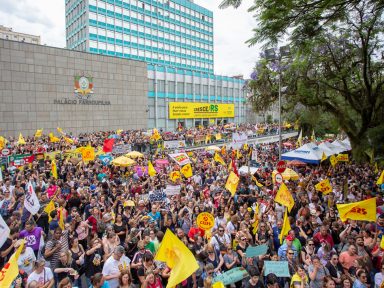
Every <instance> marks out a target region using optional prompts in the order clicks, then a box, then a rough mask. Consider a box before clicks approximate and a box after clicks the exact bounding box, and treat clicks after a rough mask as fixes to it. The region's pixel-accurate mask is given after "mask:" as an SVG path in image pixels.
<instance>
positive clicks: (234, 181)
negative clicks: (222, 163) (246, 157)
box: [225, 171, 240, 196]
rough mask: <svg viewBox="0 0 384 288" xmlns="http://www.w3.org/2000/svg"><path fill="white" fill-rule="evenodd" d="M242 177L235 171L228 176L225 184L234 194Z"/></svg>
mask: <svg viewBox="0 0 384 288" xmlns="http://www.w3.org/2000/svg"><path fill="white" fill-rule="evenodd" d="M239 180H240V178H239V177H238V176H237V175H236V174H235V173H234V172H233V171H231V173H230V174H229V176H228V179H227V183H226V184H225V189H227V190H228V191H229V192H231V194H232V196H234V195H235V193H236V190H237V185H239Z"/></svg>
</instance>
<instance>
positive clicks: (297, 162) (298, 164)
mask: <svg viewBox="0 0 384 288" xmlns="http://www.w3.org/2000/svg"><path fill="white" fill-rule="evenodd" d="M287 165H288V166H305V165H307V164H305V163H304V162H302V161H300V160H292V161H289V162H288V163H287Z"/></svg>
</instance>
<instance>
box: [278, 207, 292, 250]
mask: <svg viewBox="0 0 384 288" xmlns="http://www.w3.org/2000/svg"><path fill="white" fill-rule="evenodd" d="M291 229H292V228H291V224H290V223H289V218H288V213H287V209H285V213H284V221H283V227H282V228H281V232H280V235H279V239H280V244H281V243H283V238H284V236H286V235H288V233H289V231H290V230H291Z"/></svg>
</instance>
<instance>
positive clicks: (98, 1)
mask: <svg viewBox="0 0 384 288" xmlns="http://www.w3.org/2000/svg"><path fill="white" fill-rule="evenodd" d="M123 2H124V3H127V4H130V5H134V6H136V7H138V8H141V9H144V10H146V11H148V12H152V13H161V14H162V15H165V13H169V17H176V16H179V15H177V14H173V13H170V12H169V11H167V10H164V9H161V8H158V7H156V6H154V5H150V4H147V3H144V2H143V1H139V0H123ZM89 4H90V5H97V6H98V7H100V8H103V9H107V10H109V11H115V12H117V13H121V12H118V11H119V9H121V7H119V6H114V5H111V4H109V3H106V2H105V1H102V0H89ZM165 4H168V5H167V6H168V7H170V8H172V9H175V10H177V11H180V12H182V13H185V14H187V15H189V16H191V17H194V18H196V20H199V21H201V20H202V21H205V22H207V23H213V18H212V17H209V16H206V15H204V14H202V13H200V12H198V11H196V10H192V9H189V8H188V7H185V6H182V5H179V4H176V3H174V2H172V1H166V2H165ZM114 8H115V9H114ZM171 15H173V16H171ZM182 18H184V17H182ZM174 19H176V18H174ZM187 19H188V20H189V18H187ZM190 21H191V22H198V21H193V20H190ZM191 25H192V24H191Z"/></svg>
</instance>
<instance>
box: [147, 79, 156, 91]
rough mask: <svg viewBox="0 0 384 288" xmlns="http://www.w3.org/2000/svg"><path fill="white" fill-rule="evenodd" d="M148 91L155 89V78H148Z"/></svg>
mask: <svg viewBox="0 0 384 288" xmlns="http://www.w3.org/2000/svg"><path fill="white" fill-rule="evenodd" d="M148 91H149V92H154V91H155V79H148Z"/></svg>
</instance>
